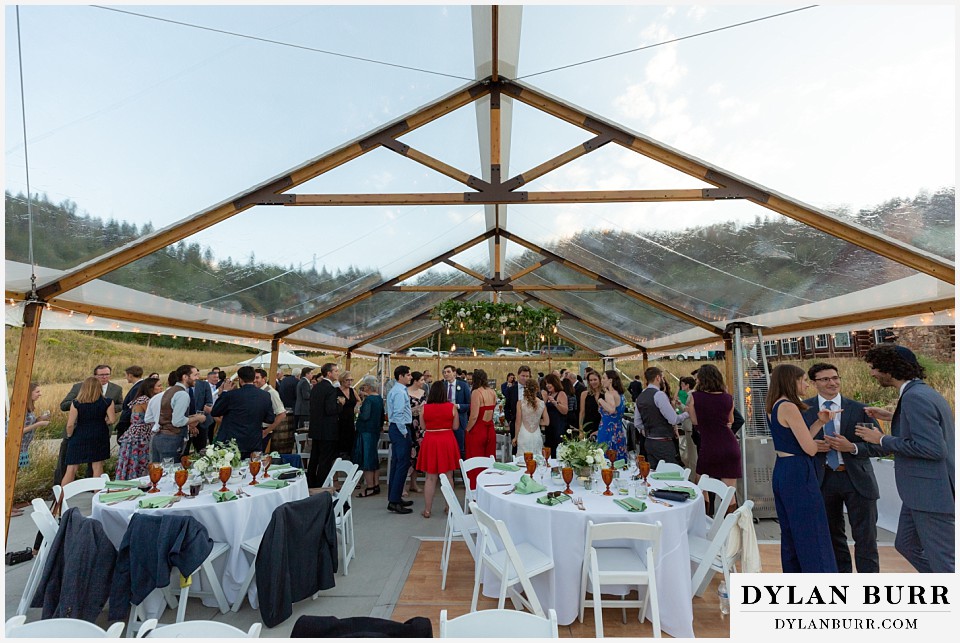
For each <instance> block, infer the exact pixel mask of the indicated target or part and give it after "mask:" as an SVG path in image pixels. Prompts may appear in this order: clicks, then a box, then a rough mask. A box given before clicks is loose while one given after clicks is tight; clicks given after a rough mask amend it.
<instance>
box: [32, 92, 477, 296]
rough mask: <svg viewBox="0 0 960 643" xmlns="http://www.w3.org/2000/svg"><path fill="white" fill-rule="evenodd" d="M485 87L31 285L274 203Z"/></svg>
mask: <svg viewBox="0 0 960 643" xmlns="http://www.w3.org/2000/svg"><path fill="white" fill-rule="evenodd" d="M489 91H490V89H489V86H488V85H487V84H485V83H483V82H482V81H478V82H474V83H470V84H469V85H466V86H464V87H461V88H460V89H456V90H454V91H453V92H451V93H449V94H447V95H446V96H443V97H442V98H440V99H438V100H436V101H434V102H432V103H430V104H428V105H425V106H424V107H421V108H420V109H418V110H417V111H415V112H413V113H412V114H409V115H407V116H401V117H400V118H398V119H395V120H393V121H391V122H390V123H388V124H386V125H384V126H383V127H380V128H378V129H376V130H374V131H373V132H371V133H370V134H367V135H365V136H363V137H361V138H359V139H356V140H354V141H351V142H349V143H347V144H345V145H342V146H340V147H338V148H336V149H335V150H333V151H331V152H328V153H326V154H324V155H322V156H320V157H318V158H315V159H313V160H310V161H307V162H306V163H304V164H302V165H299V166H297V167H295V168H292V169H290V170H288V171H287V172H285V173H283V174H281V175H280V176H278V177H275V178H273V179H270V180H268V181H266V182H265V183H261V184H260V185H257V186H255V187H253V188H251V189H249V190H247V191H245V192H242V193H240V194H238V195H236V196H234V197H232V198H231V199H229V200H228V201H226V202H223V203H220V204H218V205H215V206H213V207H211V208H207V209H206V210H201V211H200V212H197V213H196V214H193V215H191V216H190V217H187V218H186V219H183V220H181V221H178V222H176V223H174V224H172V225H169V226H167V227H165V228H162V229H160V230H157V231H156V232H154V233H152V234H150V235H148V236H146V237H143V238H141V239H138V240H136V241H132V242H130V243H128V244H126V245H124V246H122V247H120V248H118V249H116V250H112V251H110V252H107V253H105V254H103V255H100V256H99V257H96V258H95V259H92V260H90V261H88V262H86V263H84V264H81V265H80V266H78V267H76V268H74V269H72V270H70V271H68V272H67V273H65V274H64V275H61V276H60V277H58V278H56V279H55V280H54V281H52V282H50V283H46V284H43V285H42V286H41V287H40V288H39V289H38V290H37V294H38V296H39V297H40V298H41V299H42V300H44V301H46V300H48V299H50V298H51V297H54V296H56V295H58V294H60V293H63V292H66V291H68V290H72V289H74V288H77V287H78V286H81V285H83V284H85V283H87V282H89V281H93V280H94V279H97V278H99V277H102V276H103V275H105V274H107V273H108V272H112V271H114V270H116V269H118V268H122V267H123V266H126V265H128V264H130V263H133V262H134V261H136V260H137V259H140V258H142V257H145V256H147V255H149V254H151V253H153V252H156V251H157V250H161V249H163V248H165V247H167V246H169V245H171V244H174V243H177V242H178V241H182V240H183V239H186V238H187V237H189V236H191V235H194V234H196V233H198V232H200V231H202V230H205V229H207V228H209V227H211V226H213V225H216V224H217V223H220V222H221V221H224V220H226V219H228V218H230V217H232V216H234V215H235V214H239V213H240V212H243V211H245V210H248V209H249V208H251V207H253V206H254V205H258V204H265V203H266V204H276V201H277V199H278V198H277V195H279V194H280V193H282V192H285V191H287V190H290V189H291V188H294V187H296V186H298V185H301V184H303V183H305V182H307V181H309V180H311V179H313V178H316V177H318V176H320V175H321V174H323V173H325V172H329V171H330V170H332V169H334V168H336V167H339V166H340V165H343V164H344V163H347V162H348V161H352V160H353V159H355V158H358V157H360V156H362V155H363V154H366V153H367V152H369V151H370V150H372V149H375V148H376V147H378V146H379V145H381V144H382V142H383V141H384V140H386V139H388V138H395V137H397V136H400V135H402V134H406V133H408V132H411V131H413V130H415V129H417V128H418V127H421V126H423V125H426V124H427V123H430V122H432V121H434V120H436V119H438V118H440V117H441V116H444V115H446V114H449V113H450V112H452V111H454V110H456V109H458V108H460V107H463V106H464V105H468V104H470V103H472V102H473V101H475V100H477V99H478V98H480V97H482V96H485V95H486V94H487V93H489Z"/></svg>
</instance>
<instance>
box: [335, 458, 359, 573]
mask: <svg viewBox="0 0 960 643" xmlns="http://www.w3.org/2000/svg"><path fill="white" fill-rule="evenodd" d="M362 477H363V471H360V470H359V467H357V465H353V473H352V474H351V475H350V476H348V477H347V479H346V480H344V482H343V486H342V487H340V491H339V492H338V493H337V499H336V501H335V502H334V504H333V515H334V518H335V519H336V521H337V535H338V536H339V537H340V547H341V549H340V554H341V557H342V560H343V575H344V576H346V575H347V568H348V567H349V566H350V559H351V558H356V557H357V542H356V538H355V537H354V532H353V507H352V506H351V507H350V508H348V509H344V504H346V503H348V502H350V497H351V496H353V491H354V489H356V488H357V485H358V484H359V483H360V478H362Z"/></svg>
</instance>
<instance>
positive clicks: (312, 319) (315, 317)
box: [277, 230, 493, 337]
mask: <svg viewBox="0 0 960 643" xmlns="http://www.w3.org/2000/svg"><path fill="white" fill-rule="evenodd" d="M492 236H493V230H488V231H486V232H484V233H482V234H480V235H477V236H476V237H474V238H473V239H470V240H469V241H467V242H466V243H462V244H460V245H459V246H457V247H455V248H453V249H451V250H448V251H447V252H444V253H443V254H439V255H437V256H436V257H434V258H433V259H430V260H429V261H425V262H423V263H422V264H420V265H419V266H416V267H415V268H411V269H410V270H408V271H406V272H404V273H403V274H401V275H398V276H396V277H393V278H392V279H385V280H384V281H381V282H380V283H379V284H377V285H376V286H374V287H373V288H371V289H370V290H368V291H366V292H363V293H360V294H359V295H355V296H353V297H350V298H348V299H345V300H344V301H341V302H340V303H339V304H335V305H334V306H331V307H330V308H327V309H325V310H322V311H320V312H318V313H312V314H310V315H307V316H306V317H304V318H302V319H300V320H299V321H297V322H294V323H293V324H292V325H290V326H288V327H287V328H285V329H284V330H282V331H280V332H279V333H277V337H286V336H287V335H290V334H291V333H295V332H297V331H298V330H300V329H301V328H306V327H307V326H309V325H310V324H314V323H316V322H318V321H320V320H321V319H324V318H326V317H329V316H330V315H333V314H335V313H338V312H340V311H341V310H343V309H345V308H349V307H350V306H352V305H354V304H356V303H357V302H360V301H363V300H364V299H368V298H370V297H372V296H373V295H375V294H376V293H378V292H381V291H383V290H386V289H388V288H390V287H392V286H395V285H397V284H399V283H400V282H402V281H405V280H407V279H409V278H410V277H413V276H414V275H417V274H420V273H421V272H423V271H424V270H428V269H429V268H432V267H433V266H435V265H437V264H438V263H441V262H443V261H446V260H447V259H449V258H450V257H453V256H455V255H458V254H460V253H461V252H463V251H464V250H469V249H470V248H472V247H473V246H475V245H477V244H478V243H482V242H484V241H486V240H487V239H489V238H490V237H492ZM465 289H466V288H465V287H462V288H461V290H465Z"/></svg>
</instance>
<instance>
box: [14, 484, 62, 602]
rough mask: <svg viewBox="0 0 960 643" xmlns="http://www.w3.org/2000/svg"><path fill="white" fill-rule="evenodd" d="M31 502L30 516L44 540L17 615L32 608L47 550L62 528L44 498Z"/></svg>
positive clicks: (34, 561)
mask: <svg viewBox="0 0 960 643" xmlns="http://www.w3.org/2000/svg"><path fill="white" fill-rule="evenodd" d="M30 504H32V505H33V513H32V514H30V517H31V518H33V522H34V523H36V525H37V529H39V530H40V534H41V535H42V536H43V541H42V542H41V543H40V548H39V549H38V550H37V555H36V556H34V557H33V566H32V567H31V568H30V575H29V576H27V584H26V586H25V587H24V588H23V596H21V597H20V604H19V605H18V606H17V615H21V614H26V613H27V609H29V608H30V602H31V601H32V600H33V595H34V594H35V593H36V591H37V586H38V585H39V584H40V577H41V576H42V575H43V566H44V565H45V564H46V562H47V552H48V551H49V550H50V545H51V543H53V539H54V538H56V537H57V530H58V529H59V528H60V526H59V525H58V524H57V519H56V518H54V517H53V514H52V513H50V508H49V507H48V506H47V503H45V502H44V501H43V499H42V498H34V499H33V501H32V502H31V503H30Z"/></svg>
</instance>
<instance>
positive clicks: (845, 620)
mask: <svg viewBox="0 0 960 643" xmlns="http://www.w3.org/2000/svg"><path fill="white" fill-rule="evenodd" d="M958 601H960V583H958V582H957V576H956V575H953V574H731V577H730V637H731V638H734V639H738V640H748V639H757V638H758V637H759V636H771V637H776V638H771V639H768V640H771V641H775V640H779V639H782V638H793V637H797V638H799V637H803V638H804V639H806V640H807V641H809V640H811V639H810V636H811V635H814V636H818V640H832V639H831V638H827V639H820V638H819V636H827V637H831V636H832V635H834V634H840V633H842V635H843V637H844V639H845V640H848V639H849V638H850V637H855V638H860V637H862V638H863V639H864V640H866V639H876V638H878V637H885V636H898V637H902V636H904V635H907V636H910V637H913V636H917V637H921V636H929V635H944V634H951V638H953V635H956V634H957V632H958V631H960V619H958V614H960V612H958V610H957V602H958ZM910 640H914V639H910ZM917 640H919V639H917Z"/></svg>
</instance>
